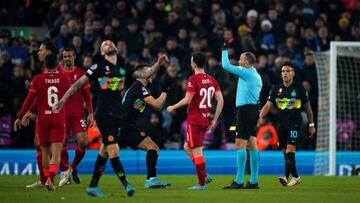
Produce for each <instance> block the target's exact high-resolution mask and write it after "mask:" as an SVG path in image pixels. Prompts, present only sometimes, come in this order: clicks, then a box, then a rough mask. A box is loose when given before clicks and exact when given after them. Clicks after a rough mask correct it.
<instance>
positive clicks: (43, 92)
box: [29, 71, 70, 121]
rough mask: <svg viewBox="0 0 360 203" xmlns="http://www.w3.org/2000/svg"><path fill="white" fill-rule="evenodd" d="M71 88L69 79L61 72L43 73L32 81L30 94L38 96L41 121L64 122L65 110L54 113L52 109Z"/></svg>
mask: <svg viewBox="0 0 360 203" xmlns="http://www.w3.org/2000/svg"><path fill="white" fill-rule="evenodd" d="M69 87H70V81H69V78H68V77H67V76H66V75H65V74H63V73H61V72H47V71H45V72H43V73H41V74H39V75H36V76H35V77H34V79H33V80H32V81H31V85H30V89H29V92H33V93H35V94H36V97H37V101H38V105H37V107H38V117H39V119H41V120H42V119H46V120H47V119H50V120H51V121H54V119H56V120H64V119H65V109H64V108H63V109H61V111H60V112H59V113H54V112H53V111H52V107H53V106H54V105H55V104H56V103H57V102H58V101H59V100H60V99H61V98H62V97H63V96H64V94H65V92H66V91H67V90H68V89H69Z"/></svg>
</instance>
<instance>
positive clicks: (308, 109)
mask: <svg viewBox="0 0 360 203" xmlns="http://www.w3.org/2000/svg"><path fill="white" fill-rule="evenodd" d="M304 109H305V113H306V115H307V118H308V122H309V126H308V132H309V137H310V138H312V137H313V136H314V134H315V132H316V129H315V124H314V117H313V112H312V109H311V105H310V102H309V101H308V102H306V103H305V105H304Z"/></svg>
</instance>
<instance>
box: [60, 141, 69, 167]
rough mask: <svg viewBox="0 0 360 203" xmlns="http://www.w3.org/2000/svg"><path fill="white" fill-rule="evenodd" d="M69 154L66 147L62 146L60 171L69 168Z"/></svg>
mask: <svg viewBox="0 0 360 203" xmlns="http://www.w3.org/2000/svg"><path fill="white" fill-rule="evenodd" d="M68 164H69V154H68V147H67V146H64V147H63V148H62V150H61V158H60V166H59V168H60V170H61V171H66V170H68V168H69V165H68Z"/></svg>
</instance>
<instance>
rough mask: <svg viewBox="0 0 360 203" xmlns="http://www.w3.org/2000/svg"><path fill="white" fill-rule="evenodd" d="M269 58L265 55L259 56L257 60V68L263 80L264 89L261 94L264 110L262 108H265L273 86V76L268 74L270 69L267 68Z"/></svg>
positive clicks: (261, 104) (261, 103)
mask: <svg viewBox="0 0 360 203" xmlns="http://www.w3.org/2000/svg"><path fill="white" fill-rule="evenodd" d="M267 66H268V64H267V58H266V56H265V55H259V56H258V58H257V64H256V66H255V68H256V70H257V72H258V73H259V75H260V77H261V80H262V89H261V92H260V98H259V100H260V107H261V108H262V106H264V104H265V103H266V101H267V99H268V97H269V94H270V90H271V88H272V86H271V79H270V78H271V76H270V73H269V72H268V70H269V68H268V67H267Z"/></svg>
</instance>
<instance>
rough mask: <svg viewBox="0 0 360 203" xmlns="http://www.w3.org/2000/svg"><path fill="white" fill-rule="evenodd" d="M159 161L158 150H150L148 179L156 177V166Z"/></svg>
mask: <svg viewBox="0 0 360 203" xmlns="http://www.w3.org/2000/svg"><path fill="white" fill-rule="evenodd" d="M157 160H158V153H157V151H156V150H153V149H150V150H149V151H147V153H146V169H147V179H149V178H152V177H156V164H157Z"/></svg>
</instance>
